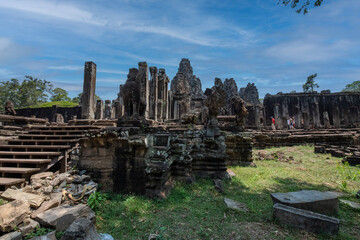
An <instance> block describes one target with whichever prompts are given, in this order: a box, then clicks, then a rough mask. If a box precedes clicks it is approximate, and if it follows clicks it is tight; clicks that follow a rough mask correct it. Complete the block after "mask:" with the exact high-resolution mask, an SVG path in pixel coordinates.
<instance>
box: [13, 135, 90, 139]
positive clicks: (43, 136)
mask: <svg viewBox="0 0 360 240" xmlns="http://www.w3.org/2000/svg"><path fill="white" fill-rule="evenodd" d="M18 136H19V138H21V139H34V140H36V139H44V140H52V139H54V140H56V139H77V138H82V137H83V136H84V135H82V134H78V135H75V134H74V135H45V134H41V135H40V134H19V135H18Z"/></svg>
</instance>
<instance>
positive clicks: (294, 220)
mask: <svg viewBox="0 0 360 240" xmlns="http://www.w3.org/2000/svg"><path fill="white" fill-rule="evenodd" d="M273 214H274V217H275V218H276V219H277V220H278V221H279V222H280V223H282V224H286V225H290V226H292V227H296V228H300V229H305V230H307V231H310V232H316V233H328V234H337V233H338V232H339V226H340V220H339V219H337V218H333V217H329V216H326V215H323V214H319V213H314V212H311V211H307V210H303V209H298V208H294V207H290V206H287V205H284V204H281V203H276V204H275V205H274V212H273Z"/></svg>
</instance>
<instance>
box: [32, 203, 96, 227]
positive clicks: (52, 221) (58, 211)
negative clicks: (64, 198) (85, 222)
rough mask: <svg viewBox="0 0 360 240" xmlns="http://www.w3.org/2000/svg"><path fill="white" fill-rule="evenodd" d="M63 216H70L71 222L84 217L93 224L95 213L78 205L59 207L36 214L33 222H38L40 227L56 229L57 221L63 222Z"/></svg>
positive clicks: (86, 207) (84, 206) (82, 205)
mask: <svg viewBox="0 0 360 240" xmlns="http://www.w3.org/2000/svg"><path fill="white" fill-rule="evenodd" d="M65 215H70V216H71V217H73V220H75V219H77V218H81V217H85V218H87V219H90V220H91V221H93V222H95V213H94V212H93V211H92V210H91V209H90V208H89V207H88V206H86V205H84V204H79V205H76V206H69V205H61V206H58V207H56V208H52V209H49V210H47V211H45V212H43V213H40V214H38V215H37V216H36V218H35V220H36V221H38V222H39V223H40V224H41V225H44V226H52V227H57V228H58V226H57V225H58V222H59V224H60V221H59V220H60V219H61V218H63V220H64V218H65V217H64V216H65ZM62 222H63V221H62ZM70 224H71V223H70ZM70 224H69V225H70Z"/></svg>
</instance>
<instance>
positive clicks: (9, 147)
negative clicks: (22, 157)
mask: <svg viewBox="0 0 360 240" xmlns="http://www.w3.org/2000/svg"><path fill="white" fill-rule="evenodd" d="M70 147H71V146H70V145H0V151H1V149H9V150H8V151H12V150H13V149H17V150H19V149H24V150H25V149H26V150H29V149H37V150H39V149H40V150H42V149H46V150H57V151H58V152H59V151H61V150H62V149H68V148H70Z"/></svg>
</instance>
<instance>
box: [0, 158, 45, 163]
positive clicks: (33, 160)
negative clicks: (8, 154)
mask: <svg viewBox="0 0 360 240" xmlns="http://www.w3.org/2000/svg"><path fill="white" fill-rule="evenodd" d="M50 162H51V159H36V158H31V159H28V158H0V163H28V164H45V163H50Z"/></svg>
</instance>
